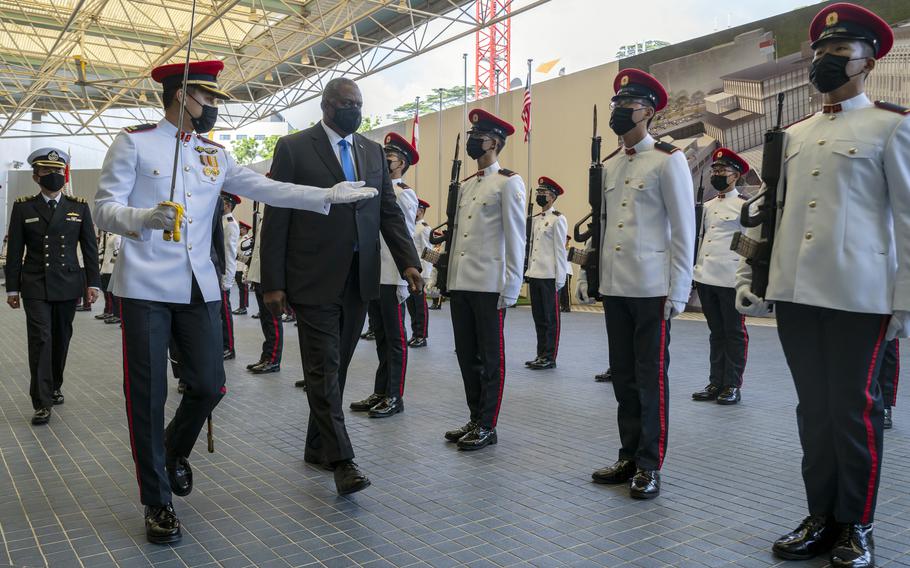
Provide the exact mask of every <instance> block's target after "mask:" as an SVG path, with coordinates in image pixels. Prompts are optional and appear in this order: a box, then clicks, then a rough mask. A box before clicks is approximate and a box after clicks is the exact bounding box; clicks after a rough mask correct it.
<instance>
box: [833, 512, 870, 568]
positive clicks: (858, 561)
mask: <svg viewBox="0 0 910 568" xmlns="http://www.w3.org/2000/svg"><path fill="white" fill-rule="evenodd" d="M831 566H834V567H835V568H868V567H869V566H875V539H873V538H872V523H869V524H868V525H861V524H859V523H851V524H848V525H844V526H843V527H841V533H840V536H839V537H838V538H837V542H835V543H834V549H833V550H831Z"/></svg>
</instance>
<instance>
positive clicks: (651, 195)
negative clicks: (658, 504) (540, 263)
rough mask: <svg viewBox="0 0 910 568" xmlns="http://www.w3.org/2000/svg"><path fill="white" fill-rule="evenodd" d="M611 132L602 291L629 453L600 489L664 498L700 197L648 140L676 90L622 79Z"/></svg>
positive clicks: (629, 75)
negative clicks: (673, 378) (670, 373)
mask: <svg viewBox="0 0 910 568" xmlns="http://www.w3.org/2000/svg"><path fill="white" fill-rule="evenodd" d="M613 88H614V90H615V92H616V95H615V96H614V97H613V114H612V116H611V117H610V128H612V129H613V131H614V132H615V133H616V134H617V135H618V136H620V137H621V138H622V142H623V146H622V147H621V148H620V149H617V151H615V152H614V153H613V154H612V155H611V156H609V157H608V158H607V159H606V160H605V162H604V174H603V179H604V183H603V188H604V196H603V209H602V214H601V226H602V227H603V235H602V236H601V241H600V249H599V250H600V252H601V258H600V294H601V296H603V303H604V312H605V313H606V314H607V316H608V317H607V340H608V342H609V346H610V368H611V370H612V375H613V392H614V394H615V395H616V400H617V402H618V403H619V406H618V408H617V419H618V422H619V437H620V442H621V444H622V447H621V448H620V450H619V460H618V461H617V462H616V463H615V464H613V465H612V466H609V467H606V468H603V469H599V470H597V471H595V472H594V474H593V476H592V477H593V479H594V481H595V482H597V483H606V484H619V483H626V482H628V481H629V480H630V479H631V480H632V483H631V485H630V495H631V496H632V497H633V498H636V499H651V498H653V497H656V496H657V495H658V494H659V493H660V468H661V466H662V465H663V461H664V455H665V454H666V450H667V425H668V422H669V414H668V408H669V388H668V380H667V369H668V367H669V363H670V359H669V350H668V346H669V343H670V320H671V319H672V318H673V317H675V316H676V315H677V314H679V313H680V312H682V311H683V310H685V307H686V302H687V300H688V298H689V292H690V291H691V289H692V251H693V250H695V214H694V211H693V207H694V203H695V198H694V194H693V191H692V174H691V173H690V171H689V166H688V164H687V162H686V158H685V156H684V155H683V153H682V152H681V151H679V149H678V148H676V147H674V146H671V145H670V144H666V143H663V142H655V140H654V138H652V137H651V135H650V134H648V125H649V124H650V122H651V119H652V118H653V116H654V114H655V113H656V112H659V111H660V110H661V109H663V108H664V107H665V106H666V104H667V93H666V91H665V90H664V88H663V86H662V85H661V84H660V83H659V82H658V81H657V79H655V78H654V77H652V76H651V75H649V74H647V73H645V72H644V71H639V70H637V69H626V70H623V71H622V72H620V73H619V75H617V76H616V80H615V81H614V84H613Z"/></svg>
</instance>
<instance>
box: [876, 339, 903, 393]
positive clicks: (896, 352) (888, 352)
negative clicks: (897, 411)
mask: <svg viewBox="0 0 910 568" xmlns="http://www.w3.org/2000/svg"><path fill="white" fill-rule="evenodd" d="M900 349H901V344H900V340H899V339H892V340H891V341H889V342H888V345H887V347H885V353H884V355H883V356H882V357H883V358H882V370H881V371H879V373H878V384H879V385H880V386H881V388H882V402H883V404H884V405H885V408H891V407H892V406H897V383H898V380H899V379H900V374H901V351H900Z"/></svg>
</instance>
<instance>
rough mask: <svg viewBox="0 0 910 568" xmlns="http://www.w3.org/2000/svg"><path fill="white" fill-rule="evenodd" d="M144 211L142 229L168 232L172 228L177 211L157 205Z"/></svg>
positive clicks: (166, 206) (167, 206) (168, 206)
mask: <svg viewBox="0 0 910 568" xmlns="http://www.w3.org/2000/svg"><path fill="white" fill-rule="evenodd" d="M146 211H147V212H146V214H145V219H144V220H143V221H142V228H143V229H149V230H152V231H155V230H158V231H170V230H172V229H173V228H174V221H175V220H176V219H177V210H176V209H174V208H173V207H171V206H170V205H159V206H157V207H155V208H153V209H147V210H146Z"/></svg>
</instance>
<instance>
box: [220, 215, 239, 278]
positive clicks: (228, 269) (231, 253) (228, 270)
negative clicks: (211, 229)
mask: <svg viewBox="0 0 910 568" xmlns="http://www.w3.org/2000/svg"><path fill="white" fill-rule="evenodd" d="M221 227H222V229H223V230H224V274H222V275H221V289H222V290H230V289H231V287H233V285H234V273H235V272H236V271H237V247H238V246H239V245H240V223H238V222H237V219H234V215H233V214H232V213H228V214H227V215H222V217H221Z"/></svg>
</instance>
